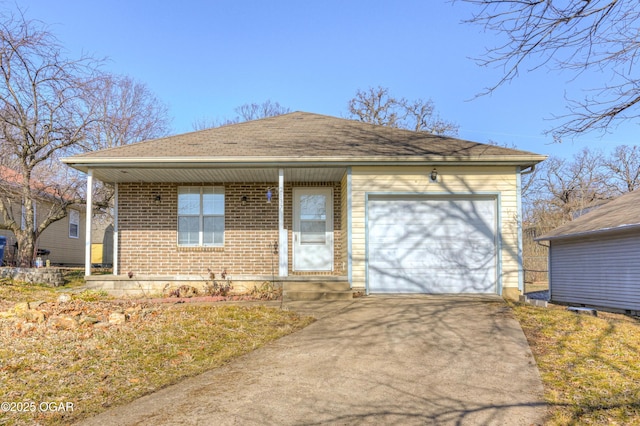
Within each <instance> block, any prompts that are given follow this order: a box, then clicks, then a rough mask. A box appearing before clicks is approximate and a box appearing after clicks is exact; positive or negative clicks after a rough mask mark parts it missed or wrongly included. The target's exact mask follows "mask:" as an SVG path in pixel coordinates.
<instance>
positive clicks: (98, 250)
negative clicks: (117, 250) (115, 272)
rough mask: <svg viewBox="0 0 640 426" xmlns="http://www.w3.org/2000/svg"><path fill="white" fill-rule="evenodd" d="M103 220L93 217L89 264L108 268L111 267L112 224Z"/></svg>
mask: <svg viewBox="0 0 640 426" xmlns="http://www.w3.org/2000/svg"><path fill="white" fill-rule="evenodd" d="M96 219H98V220H96ZM100 219H102V220H100ZM104 219H105V218H100V217H98V218H96V216H94V217H93V226H92V230H91V264H92V265H93V266H96V267H105V268H110V267H111V266H112V265H113V224H112V223H110V222H109V221H105V220H104Z"/></svg>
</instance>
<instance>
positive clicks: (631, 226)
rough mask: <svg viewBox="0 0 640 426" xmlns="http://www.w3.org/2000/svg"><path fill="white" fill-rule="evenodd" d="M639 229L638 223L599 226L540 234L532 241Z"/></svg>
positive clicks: (639, 224)
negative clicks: (582, 229)
mask: <svg viewBox="0 0 640 426" xmlns="http://www.w3.org/2000/svg"><path fill="white" fill-rule="evenodd" d="M636 229H638V230H640V223H633V224H629V225H622V226H615V227H611V228H600V229H594V230H592V231H584V232H574V233H570V234H561V235H542V236H541V237H538V238H534V241H556V240H567V239H572V238H583V237H591V236H596V235H599V234H609V233H616V232H624V231H630V230H636Z"/></svg>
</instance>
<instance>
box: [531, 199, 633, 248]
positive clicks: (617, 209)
mask: <svg viewBox="0 0 640 426" xmlns="http://www.w3.org/2000/svg"><path fill="white" fill-rule="evenodd" d="M636 227H640V190H638V191H633V192H628V193H626V194H624V195H621V196H619V197H618V198H616V199H614V200H612V201H609V202H608V203H607V204H605V205H603V206H601V207H599V208H597V209H595V210H593V211H590V212H589V213H587V214H585V215H583V216H580V217H579V218H577V219H576V220H573V221H571V222H569V223H565V224H564V225H562V226H559V227H557V228H556V229H554V230H553V231H551V232H549V233H547V234H545V235H543V236H541V237H539V238H536V240H554V239H559V238H569V237H575V236H580V235H583V234H591V233H597V232H611V231H619V230H622V229H627V228H636Z"/></svg>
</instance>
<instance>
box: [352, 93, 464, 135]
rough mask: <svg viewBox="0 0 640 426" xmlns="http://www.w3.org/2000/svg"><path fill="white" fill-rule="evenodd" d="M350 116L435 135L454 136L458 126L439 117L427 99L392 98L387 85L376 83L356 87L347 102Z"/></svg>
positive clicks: (431, 102)
mask: <svg viewBox="0 0 640 426" xmlns="http://www.w3.org/2000/svg"><path fill="white" fill-rule="evenodd" d="M348 110H349V116H350V118H352V119H356V120H360V121H364V122H365V123H372V124H378V125H381V126H389V127H397V128H402V129H409V130H414V131H416V132H427V133H432V134H436V135H448V136H455V135H457V134H458V128H459V126H458V125H457V124H455V123H452V122H450V121H446V120H443V119H441V118H440V116H439V115H437V114H436V112H435V105H434V103H433V101H432V100H431V99H428V100H426V101H425V100H422V99H416V100H414V101H408V100H407V99H405V98H396V97H394V96H392V95H391V94H390V93H389V89H388V88H385V87H380V86H378V87H377V88H369V89H367V90H366V91H362V90H358V91H357V92H356V95H355V97H354V98H353V99H351V100H349V102H348Z"/></svg>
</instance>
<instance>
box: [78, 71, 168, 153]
mask: <svg viewBox="0 0 640 426" xmlns="http://www.w3.org/2000/svg"><path fill="white" fill-rule="evenodd" d="M96 83H97V84H96V86H95V88H94V90H93V91H91V92H90V93H88V94H87V96H88V97H89V99H88V100H89V102H90V103H91V104H92V105H94V108H95V114H96V117H95V120H93V121H92V122H91V125H90V126H88V128H87V132H86V138H85V139H84V140H83V141H82V142H81V143H80V144H79V148H80V149H82V150H84V151H92V150H98V149H105V148H113V147H116V146H121V145H128V144H130V143H134V142H140V141H143V140H147V139H154V138H158V137H161V136H166V135H167V134H168V133H169V129H170V119H169V112H168V111H169V110H168V108H167V106H166V105H165V104H164V103H162V102H161V101H160V100H159V99H158V98H157V97H156V96H155V95H154V94H153V93H152V92H151V91H150V90H149V88H148V87H147V86H146V85H145V84H143V83H141V82H137V81H135V80H133V79H132V78H131V77H127V76H114V75H109V74H104V75H102V76H101V78H100V79H99V80H98V81H97V82H96Z"/></svg>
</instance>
